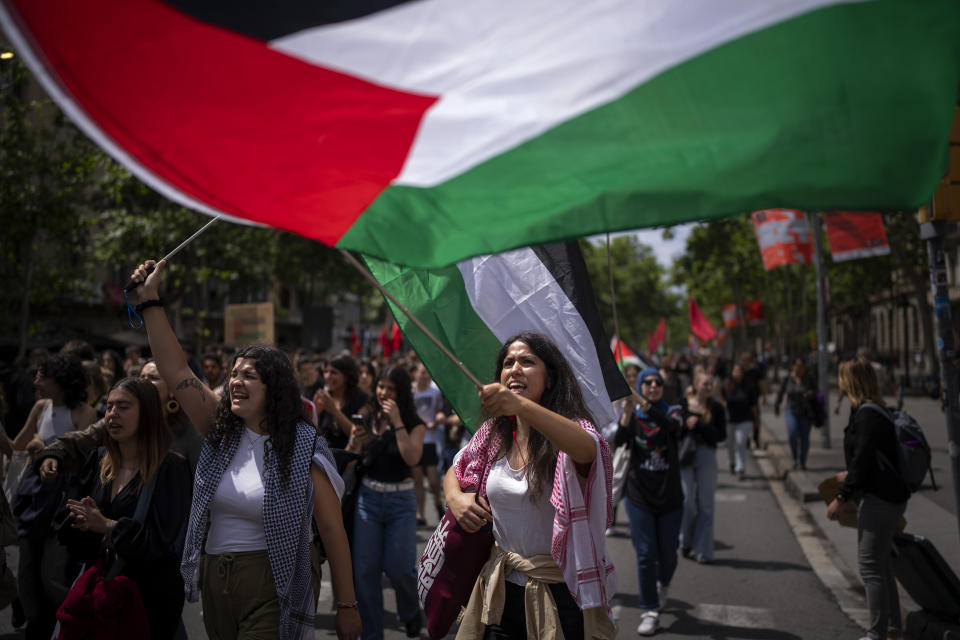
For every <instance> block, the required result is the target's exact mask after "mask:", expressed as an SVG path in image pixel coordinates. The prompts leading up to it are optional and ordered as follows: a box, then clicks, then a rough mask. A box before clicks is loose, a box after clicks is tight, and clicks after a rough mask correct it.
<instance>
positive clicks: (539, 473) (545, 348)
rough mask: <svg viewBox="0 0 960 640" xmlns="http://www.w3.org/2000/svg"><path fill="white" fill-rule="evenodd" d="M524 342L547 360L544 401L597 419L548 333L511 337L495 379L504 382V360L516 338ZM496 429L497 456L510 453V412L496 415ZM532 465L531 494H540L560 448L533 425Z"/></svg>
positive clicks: (557, 409)
mask: <svg viewBox="0 0 960 640" xmlns="http://www.w3.org/2000/svg"><path fill="white" fill-rule="evenodd" d="M517 341H519V342H522V343H524V344H525V345H527V346H528V347H530V351H532V352H533V354H534V355H535V356H537V357H538V358H540V360H542V361H543V364H544V365H545V366H546V369H547V379H546V381H545V383H546V388H545V389H544V390H543V395H542V396H540V405H541V406H543V407H545V408H547V409H549V410H550V411H553V412H554V413H556V414H558V415H561V416H563V417H564V418H570V419H571V420H576V419H578V418H581V419H585V420H589V421H590V422H591V423H593V416H591V415H590V410H589V409H587V405H586V403H585V402H584V401H583V394H582V393H581V392H580V385H579V384H578V383H577V378H576V376H575V375H574V374H573V369H571V368H570V364H569V363H568V362H567V359H566V358H565V357H564V356H563V353H561V351H560V349H559V348H558V347H557V345H556V344H554V342H553V341H552V340H551V339H550V338H548V337H547V336H545V335H542V334H539V333H533V332H527V331H525V332H523V333H518V334H517V335H515V336H513V337H511V338H508V339H507V341H506V342H504V343H503V346H502V347H500V352H499V353H498V354H497V366H496V370H495V372H494V374H493V381H494V382H500V374H501V373H502V372H503V361H504V360H505V359H506V357H507V350H508V349H509V348H510V345H512V344H513V343H514V342H517ZM492 428H493V430H495V431H496V432H497V433H499V434H500V435H501V436H502V442H503V445H502V446H501V448H500V451H499V452H497V457H498V458H499V457H502V456H505V455H507V452H508V451H509V450H510V447H511V446H513V421H512V420H511V419H510V417H509V416H498V417H496V418H493V425H492ZM529 445H530V452H531V456H530V463H529V464H530V469H531V470H532V476H533V478H532V482H531V485H532V486H531V494H532V497H533V498H534V499H536V498H538V497H539V496H540V495H541V492H542V491H543V487H544V486H545V483H546V482H549V483H550V484H553V475H554V471H555V470H556V466H557V449H556V447H554V446H553V444H552V443H551V442H550V441H549V440H547V438H545V437H544V436H543V434H541V433H540V432H539V431H537V430H536V429H530V439H529Z"/></svg>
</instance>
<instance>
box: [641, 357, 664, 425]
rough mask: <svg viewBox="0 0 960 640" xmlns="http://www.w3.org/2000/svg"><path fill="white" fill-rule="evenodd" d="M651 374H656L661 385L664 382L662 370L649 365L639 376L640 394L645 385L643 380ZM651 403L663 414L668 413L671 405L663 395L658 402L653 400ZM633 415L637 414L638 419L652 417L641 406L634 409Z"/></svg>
mask: <svg viewBox="0 0 960 640" xmlns="http://www.w3.org/2000/svg"><path fill="white" fill-rule="evenodd" d="M650 376H654V377H655V378H656V379H657V380H659V381H660V384H661V385H662V384H663V376H661V375H660V370H659V369H657V368H655V367H647V368H646V369H644V370H643V371H641V372H640V375H638V376H637V393H639V394H640V395H643V387H642V384H643V381H644V380H646V379H647V378H649V377H650ZM661 388H662V387H661ZM650 404H651V405H653V407H654V408H656V410H657V411H659V412H660V413H662V414H666V413H667V411H668V410H669V409H670V405H669V404H667V401H666V400H664V399H663V396H660V399H659V400H657V401H656V402H651V403H650ZM633 415H635V416H636V417H637V419H638V420H648V419H649V418H650V416H649V415H648V414H647V412H646V411H644V410H643V409H641V408H640V407H637V408H636V409H634V410H633Z"/></svg>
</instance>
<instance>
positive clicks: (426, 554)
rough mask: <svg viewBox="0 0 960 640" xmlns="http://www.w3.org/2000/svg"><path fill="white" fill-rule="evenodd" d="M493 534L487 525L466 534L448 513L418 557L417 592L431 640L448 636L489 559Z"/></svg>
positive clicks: (451, 514) (449, 512)
mask: <svg viewBox="0 0 960 640" xmlns="http://www.w3.org/2000/svg"><path fill="white" fill-rule="evenodd" d="M492 546H493V531H492V528H491V527H490V525H487V526H485V527H483V528H482V529H480V530H479V531H477V532H475V533H467V532H466V531H464V530H463V529H462V528H461V527H460V525H458V524H457V519H456V518H454V517H453V512H452V511H450V509H447V512H446V513H445V514H443V519H442V520H441V521H440V524H439V525H437V528H436V530H435V531H434V532H433V535H431V536H430V540H428V541H427V546H426V548H425V549H424V550H423V555H422V556H421V557H420V563H419V565H418V567H417V592H418V593H419V595H420V604H422V605H423V611H424V613H426V614H427V633H428V634H429V635H430V638H431V640H437V639H438V638H442V637H444V636H445V635H447V632H448V631H450V627H451V626H453V623H454V622H455V621H456V619H457V616H459V615H460V609H461V608H462V607H465V606H466V604H467V601H468V600H469V599H470V593H471V592H472V591H473V585H474V584H475V583H476V581H477V576H479V575H480V570H481V569H482V568H483V565H484V564H486V562H487V560H488V559H489V558H490V548H491V547H492Z"/></svg>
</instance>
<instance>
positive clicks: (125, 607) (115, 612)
mask: <svg viewBox="0 0 960 640" xmlns="http://www.w3.org/2000/svg"><path fill="white" fill-rule="evenodd" d="M57 620H58V621H59V622H60V635H58V636H57V640H74V639H78V640H79V639H80V638H83V639H89V640H101V639H102V640H119V639H120V638H137V639H138V640H149V638H150V625H149V624H148V622H147V610H146V609H145V608H144V606H143V599H142V598H141V597H140V590H139V589H138V588H137V585H136V583H135V582H134V581H133V580H131V579H130V578H128V577H126V576H117V577H115V578H111V577H109V576H104V575H103V560H98V561H97V563H96V564H95V565H93V566H92V567H90V568H89V569H87V570H86V571H84V572H83V575H82V576H80V577H79V578H77V581H76V582H74V583H73V586H72V587H71V588H70V593H68V594H67V598H66V599H65V600H64V601H63V604H61V605H60V608H59V609H57Z"/></svg>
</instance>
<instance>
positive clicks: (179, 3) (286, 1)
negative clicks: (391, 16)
mask: <svg viewBox="0 0 960 640" xmlns="http://www.w3.org/2000/svg"><path fill="white" fill-rule="evenodd" d="M413 1H414V0H319V1H310V0H164V2H166V3H167V4H169V5H171V6H173V7H176V8H177V9H179V10H180V11H183V12H184V13H186V14H188V15H190V16H193V17H194V18H196V19H197V20H201V21H203V22H208V23H210V24H214V25H217V26H218V27H222V28H224V29H229V30H231V31H236V32H239V33H243V34H245V35H248V36H250V37H252V38H256V39H258V40H264V41H268V40H275V39H276V38H281V37H283V36H287V35H290V34H293V33H296V32H298V31H303V30H304V29H310V28H312V27H319V26H322V25H325V24H333V23H335V22H344V21H346V20H353V19H355V18H362V17H364V16H367V15H370V14H371V13H377V12H378V11H383V10H384V9H389V8H391V7H395V6H397V5H401V4H405V3H407V2H413Z"/></svg>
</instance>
